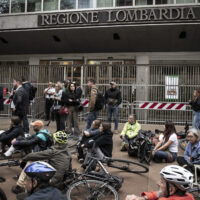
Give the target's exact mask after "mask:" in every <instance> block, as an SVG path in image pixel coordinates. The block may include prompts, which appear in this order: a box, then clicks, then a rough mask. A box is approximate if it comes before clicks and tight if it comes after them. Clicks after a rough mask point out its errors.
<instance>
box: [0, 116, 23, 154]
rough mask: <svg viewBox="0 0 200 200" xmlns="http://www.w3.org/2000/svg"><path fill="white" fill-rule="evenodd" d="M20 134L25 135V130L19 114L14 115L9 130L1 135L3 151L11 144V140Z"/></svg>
mask: <svg viewBox="0 0 200 200" xmlns="http://www.w3.org/2000/svg"><path fill="white" fill-rule="evenodd" d="M18 136H22V137H24V130H23V128H22V126H21V119H20V118H19V117H18V116H13V117H12V118H11V121H10V128H9V130H7V131H5V132H3V133H2V134H1V135H0V142H1V143H2V151H3V152H4V151H5V150H4V148H5V146H6V145H8V146H9V147H10V146H11V141H12V140H13V139H14V138H17V137H18Z"/></svg>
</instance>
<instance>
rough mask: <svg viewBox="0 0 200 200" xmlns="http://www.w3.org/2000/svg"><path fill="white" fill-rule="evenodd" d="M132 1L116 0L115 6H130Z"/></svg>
mask: <svg viewBox="0 0 200 200" xmlns="http://www.w3.org/2000/svg"><path fill="white" fill-rule="evenodd" d="M132 5H133V1H132V0H117V1H116V6H132Z"/></svg>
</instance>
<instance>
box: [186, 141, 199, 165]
mask: <svg viewBox="0 0 200 200" xmlns="http://www.w3.org/2000/svg"><path fill="white" fill-rule="evenodd" d="M184 158H185V160H186V161H187V162H188V163H192V164H200V141H198V142H197V143H196V144H195V145H194V146H192V144H191V143H190V142H188V144H187V146H186V149H185V152H184ZM189 158H192V160H191V162H190V161H189Z"/></svg>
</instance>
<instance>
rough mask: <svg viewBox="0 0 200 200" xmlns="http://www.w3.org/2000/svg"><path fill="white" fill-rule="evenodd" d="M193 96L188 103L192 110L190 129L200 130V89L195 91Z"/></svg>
mask: <svg viewBox="0 0 200 200" xmlns="http://www.w3.org/2000/svg"><path fill="white" fill-rule="evenodd" d="M193 96H194V99H193V100H190V101H189V104H190V105H191V107H192V110H193V121H192V127H193V128H196V129H197V130H200V89H195V90H194V93H193Z"/></svg>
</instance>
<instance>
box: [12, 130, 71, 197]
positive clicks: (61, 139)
mask: <svg viewBox="0 0 200 200" xmlns="http://www.w3.org/2000/svg"><path fill="white" fill-rule="evenodd" d="M53 138H54V146H52V147H51V148H49V149H47V150H44V151H40V152H34V153H30V154H28V155H27V156H26V157H24V158H23V160H22V162H21V167H22V168H24V166H25V165H26V166H28V165H29V164H30V161H39V160H40V161H42V160H46V161H48V163H49V164H50V165H52V166H53V167H54V168H55V169H56V173H55V175H54V176H53V178H52V179H51V185H52V186H54V187H57V188H60V189H61V188H62V186H63V182H62V180H63V179H64V175H65V173H66V171H69V170H71V168H72V167H71V160H72V158H71V155H70V153H69V151H68V148H67V145H66V143H67V134H66V133H65V132H62V131H58V132H56V133H54V134H53ZM25 177H26V176H25V174H24V171H23V170H22V172H21V174H20V176H19V179H18V181H17V185H16V186H14V187H13V188H12V191H13V192H14V193H15V194H18V193H21V192H23V191H24V179H25Z"/></svg>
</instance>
